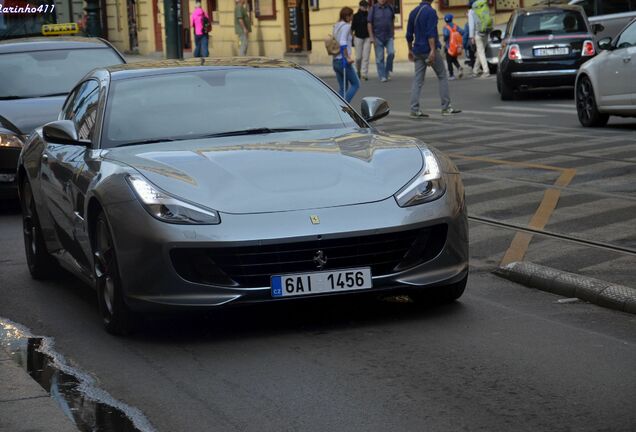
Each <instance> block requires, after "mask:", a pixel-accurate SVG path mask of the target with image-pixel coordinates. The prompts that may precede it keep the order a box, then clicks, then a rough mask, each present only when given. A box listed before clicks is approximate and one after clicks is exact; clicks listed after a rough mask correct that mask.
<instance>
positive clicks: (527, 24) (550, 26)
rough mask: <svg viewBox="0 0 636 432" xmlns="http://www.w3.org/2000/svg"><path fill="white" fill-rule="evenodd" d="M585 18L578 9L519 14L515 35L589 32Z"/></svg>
mask: <svg viewBox="0 0 636 432" xmlns="http://www.w3.org/2000/svg"><path fill="white" fill-rule="evenodd" d="M587 31H588V30H587V25H586V24H585V19H584V18H583V15H581V13H580V12H577V11H550V12H544V13H532V14H525V15H521V16H519V18H518V19H517V25H516V26H515V31H514V35H515V36H541V35H567V34H569V33H587Z"/></svg>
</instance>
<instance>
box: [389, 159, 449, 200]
mask: <svg viewBox="0 0 636 432" xmlns="http://www.w3.org/2000/svg"><path fill="white" fill-rule="evenodd" d="M422 156H423V157H424V168H423V169H422V171H420V173H419V174H418V175H417V177H415V179H413V180H412V181H411V182H410V183H409V184H407V185H406V186H404V187H403V188H402V189H401V190H400V191H399V192H397V193H396V194H395V195H394V196H395V200H396V201H397V203H398V205H399V206H400V207H410V206H414V205H418V204H422V203H426V202H431V201H433V200H436V199H437V198H439V197H441V196H442V195H444V192H445V191H446V185H445V183H444V176H443V174H442V171H441V169H440V168H439V163H438V162H437V158H436V157H435V155H434V154H433V152H432V151H430V150H429V149H422Z"/></svg>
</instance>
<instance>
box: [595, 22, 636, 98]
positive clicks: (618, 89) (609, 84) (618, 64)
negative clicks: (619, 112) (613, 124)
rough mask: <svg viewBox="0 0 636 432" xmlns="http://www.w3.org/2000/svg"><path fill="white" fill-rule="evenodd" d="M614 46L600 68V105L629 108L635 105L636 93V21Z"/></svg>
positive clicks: (619, 37)
mask: <svg viewBox="0 0 636 432" xmlns="http://www.w3.org/2000/svg"><path fill="white" fill-rule="evenodd" d="M612 46H613V48H612V49H611V50H610V51H609V52H608V53H607V57H606V58H605V62H604V64H603V65H602V67H600V68H599V78H600V79H599V105H601V106H603V107H610V106H629V105H631V104H633V103H634V97H635V93H636V90H635V87H636V86H635V85H634V83H635V82H636V21H634V22H632V23H631V24H630V25H629V26H628V27H627V28H626V29H625V30H624V31H623V32H622V33H621V34H620V35H619V36H618V38H617V39H616V41H615V42H614V43H613V44H612Z"/></svg>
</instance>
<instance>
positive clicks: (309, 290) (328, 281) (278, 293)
mask: <svg viewBox="0 0 636 432" xmlns="http://www.w3.org/2000/svg"><path fill="white" fill-rule="evenodd" d="M271 282H272V297H291V296H301V295H308V294H320V293H331V292H343V291H355V290H360V289H367V288H371V287H372V286H373V284H372V281H371V269H370V268H368V267H365V268H355V269H346V270H334V271H325V272H312V273H298V274H287V275H275V276H272V279H271Z"/></svg>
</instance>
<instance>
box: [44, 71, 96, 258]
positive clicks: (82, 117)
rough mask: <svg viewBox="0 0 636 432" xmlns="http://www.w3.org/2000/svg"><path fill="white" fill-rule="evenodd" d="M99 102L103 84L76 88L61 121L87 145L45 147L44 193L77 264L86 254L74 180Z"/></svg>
mask: <svg viewBox="0 0 636 432" xmlns="http://www.w3.org/2000/svg"><path fill="white" fill-rule="evenodd" d="M98 102H99V84H98V82H97V81H95V80H88V81H85V82H83V83H81V84H80V85H78V86H77V87H76V89H75V90H74V91H73V93H72V94H71V96H70V97H69V99H68V100H67V103H66V104H65V105H64V108H63V111H62V113H61V115H60V120H72V121H73V122H74V123H75V128H76V129H77V131H78V137H79V139H80V140H81V141H84V142H85V143H86V145H69V144H56V143H49V142H47V143H46V144H45V149H44V152H43V159H42V179H43V181H42V190H43V192H44V195H45V197H46V198H45V199H46V200H47V207H48V208H49V212H50V214H51V218H52V220H53V223H54V225H55V231H56V234H57V237H58V240H59V241H60V244H61V245H62V247H63V248H64V249H66V251H67V252H69V253H70V254H71V255H72V256H73V257H74V258H75V259H76V260H82V258H83V254H82V253H81V250H80V249H79V248H78V246H77V242H76V241H75V235H74V231H75V229H74V227H75V224H76V214H75V210H76V201H77V197H76V190H75V188H74V187H73V184H74V178H75V177H76V176H77V175H78V173H79V172H80V171H81V168H82V166H83V164H84V157H85V154H86V152H87V151H89V150H90V141H91V139H92V133H93V130H94V123H95V118H96V114H97V105H98Z"/></svg>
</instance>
